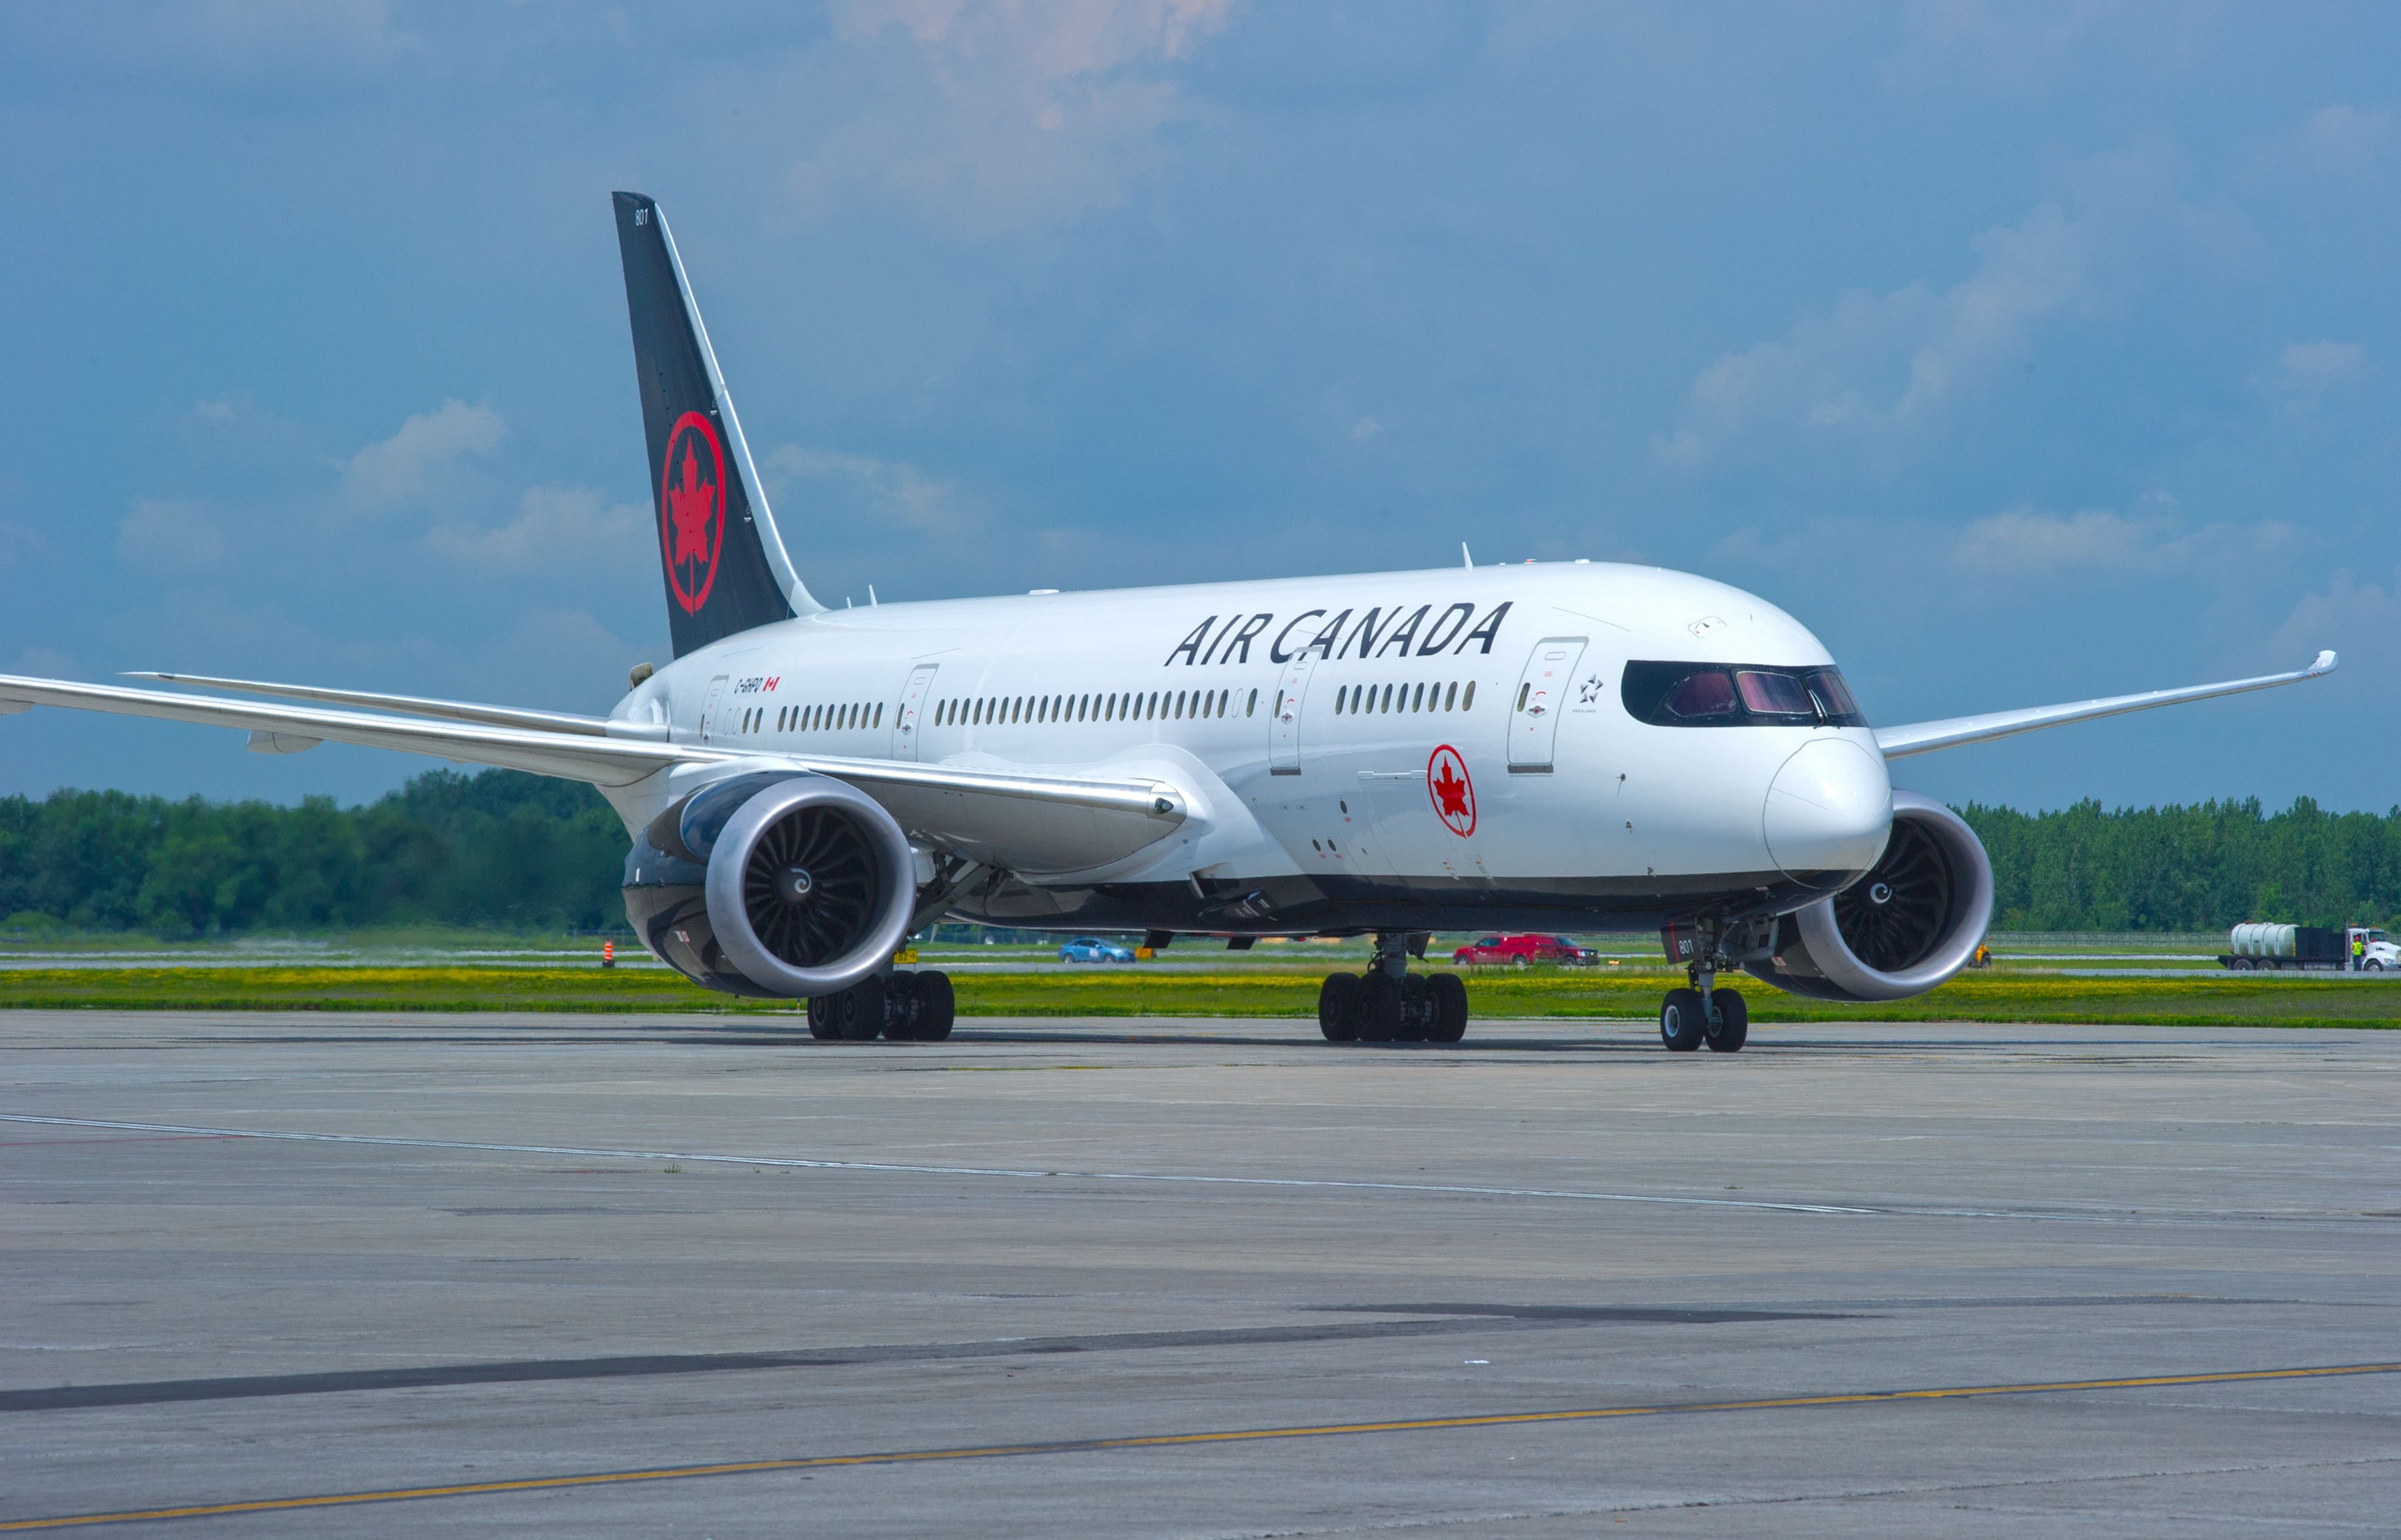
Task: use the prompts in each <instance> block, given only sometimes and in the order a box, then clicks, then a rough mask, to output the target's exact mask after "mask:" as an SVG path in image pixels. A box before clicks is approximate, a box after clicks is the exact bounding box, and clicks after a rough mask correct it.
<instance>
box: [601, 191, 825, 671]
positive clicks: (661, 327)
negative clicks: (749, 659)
mask: <svg viewBox="0 0 2401 1540" xmlns="http://www.w3.org/2000/svg"><path fill="white" fill-rule="evenodd" d="M616 206H617V249H618V252H619V254H621V255H622V256H623V257H624V264H625V310H626V313H627V315H628V317H629V318H630V319H631V320H632V322H633V326H634V374H635V378H636V379H637V381H638V384H639V386H640V388H641V393H642V430H643V434H644V437H645V438H646V439H647V440H648V441H649V444H650V451H651V502H652V512H653V513H654V514H655V516H657V519H658V538H659V565H660V568H661V570H662V571H663V573H664V574H665V579H666V590H667V624H668V627H669V629H670V630H671V631H672V633H673V637H674V642H675V653H676V656H678V657H681V656H683V655H684V654H685V653H689V652H692V651H693V650H694V649H696V648H701V647H706V646H707V645H708V644H709V643H710V642H712V641H716V640H718V639H721V638H724V637H730V636H732V635H734V633H735V632H737V631H747V630H749V629H750V628H751V627H752V626H764V625H767V624H768V623H769V622H771V621H778V620H789V619H791V618H792V617H793V616H794V615H795V614H804V615H805V614H815V613H816V612H818V611H820V610H822V609H824V608H825V606H823V605H821V604H819V603H817V601H816V599H814V598H810V597H809V591H808V589H807V588H806V587H804V586H803V584H802V583H801V580H800V575H799V574H798V573H797V572H795V571H793V570H792V563H791V558H790V557H788V556H787V555H786V554H785V552H784V543H783V541H782V540H781V539H780V538H779V537H778V536H777V535H776V533H775V519H774V518H773V517H772V516H770V515H769V513H768V511H767V499H766V495H765V493H764V492H763V491H762V490H761V488H760V486H759V471H758V467H757V466H756V465H754V464H753V463H751V460H750V446H749V445H748V443H747V442H746V441H745V440H744V439H743V437H742V423H741V421H740V419H737V418H736V417H735V416H734V400H733V397H731V396H730V395H728V394H727V393H726V390H725V377H724V376H723V375H722V374H720V372H719V371H718V367H717V354H716V353H715V352H714V351H712V350H711V349H710V348H709V345H708V331H707V328H706V327H705V326H703V325H702V324H701V323H700V308H699V307H698V306H696V305H694V304H693V298H692V285H691V283H690V282H687V281H686V279H685V277H684V271H683V263H682V261H681V260H680V259H679V257H678V256H677V255H676V249H675V241H674V240H673V239H672V238H671V237H670V236H669V235H668V234H667V226H666V221H665V219H664V218H662V217H660V214H659V206H658V205H657V204H656V203H655V202H653V201H652V200H651V199H648V198H645V197H643V196H642V195H641V194H639V193H626V192H621V193H619V194H617V195H616Z"/></svg>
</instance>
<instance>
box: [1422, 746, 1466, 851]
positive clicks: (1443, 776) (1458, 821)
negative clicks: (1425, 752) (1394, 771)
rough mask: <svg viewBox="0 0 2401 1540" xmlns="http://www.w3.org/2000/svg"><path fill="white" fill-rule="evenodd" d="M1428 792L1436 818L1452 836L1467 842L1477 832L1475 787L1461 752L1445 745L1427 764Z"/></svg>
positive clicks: (1435, 751) (1435, 752)
mask: <svg viewBox="0 0 2401 1540" xmlns="http://www.w3.org/2000/svg"><path fill="white" fill-rule="evenodd" d="M1426 791H1427V792H1428V793H1429V794H1431V795H1432V796H1433V798H1434V814H1435V816H1436V817H1438V818H1441V819H1442V821H1443V823H1444V824H1445V825H1446V826H1447V828H1448V829H1449V830H1450V832H1452V833H1454V834H1457V835H1458V836H1459V837H1460V838H1461V839H1465V838H1466V837H1467V836H1468V835H1470V834H1473V833H1475V783H1474V782H1472V781H1470V780H1469V779H1468V778H1467V763H1466V762H1465V761H1463V760H1461V758H1460V757H1459V750H1458V749H1453V748H1452V747H1451V746H1450V745H1448V744H1447V743H1446V744H1444V745H1443V746H1442V747H1441V748H1439V749H1435V750H1434V757H1433V758H1432V759H1430V760H1428V761H1426Z"/></svg>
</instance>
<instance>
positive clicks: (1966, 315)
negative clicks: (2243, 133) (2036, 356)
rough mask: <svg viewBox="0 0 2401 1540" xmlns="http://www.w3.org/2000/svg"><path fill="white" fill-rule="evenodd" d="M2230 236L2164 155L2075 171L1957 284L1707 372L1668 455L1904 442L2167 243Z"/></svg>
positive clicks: (1854, 315)
mask: <svg viewBox="0 0 2401 1540" xmlns="http://www.w3.org/2000/svg"><path fill="white" fill-rule="evenodd" d="M2225 235H2226V231H2225V229H2224V227H2223V226H2222V223H2221V222H2220V221H2218V220H2217V219H2216V218H2215V217H2214V216H2212V215H2208V214H2205V213H2202V211H2200V210H2197V209H2195V208H2193V207H2191V206H2190V205H2188V204H2186V203H2184V202H2183V201H2182V200H2181V199H2178V198H2177V197H2176V196H2175V192H2174V190H2173V176H2172V172H2171V168H2170V167H2169V166H2168V165H2166V164H2164V163H2163V162H2162V161H2161V159H2160V158H2157V157H2155V156H2152V155H2148V154H2145V153H2142V152H2129V153H2126V154H2120V155H2109V156H2098V157H2094V158H2091V159H2088V160H2085V161H2082V162H2079V164H2078V165H2077V166H2076V167H2074V168H2073V169H2072V170H2071V171H2070V172H2068V174H2067V175H2066V176H2065V177H2064V178H2063V188H2062V191H2061V193H2060V194H2059V196H2057V197H2055V198H2052V199H2046V200H2045V201H2043V202H2041V203H2038V204H2037V205H2036V206H2035V207H2034V208H2033V209H2032V210H2030V211H2028V213H2026V215H2025V216H2024V218H2023V219H2021V220H2019V221H2018V222H2017V223H2016V224H2014V225H2005V226H1997V227H1994V228H1992V229H1989V230H1986V231H1985V232H1984V233H1983V234H1982V235H1980V236H1978V237H1976V238H1975V240H1974V241H1973V242H1972V243H1971V244H1972V245H1973V248H1974V250H1975V253H1976V263H1975V267H1974V269H1973V270H1972V271H1970V272H1969V274H1968V276H1967V277H1965V278H1963V279H1961V280H1960V281H1958V282H1955V283H1953V284H1951V285H1950V286H1949V287H1947V288H1941V289H1937V288H1935V287H1934V286H1932V285H1931V284H1929V283H1927V282H1922V281H1921V282H1915V283H1911V284H1908V285H1906V286H1904V287H1902V288H1899V289H1894V290H1890V291H1888V292H1886V293H1883V294H1875V293H1871V292H1869V291H1866V290H1857V291H1854V292H1852V293H1850V294H1847V295H1845V296H1842V298H1840V299H1839V300H1837V301H1836V302H1835V303H1834V305H1833V307H1832V309H1830V310H1828V311H1826V312H1825V313H1823V314H1818V315H1804V316H1803V317H1802V318H1801V319H1800V320H1799V321H1797V322H1795V323H1793V326H1792V329H1791V330H1790V332H1789V333H1788V334H1786V336H1785V337H1782V338H1781V339H1780V340H1777V341H1773V342H1762V343H1759V344H1758V345H1756V346H1754V347H1752V348H1750V349H1749V350H1747V351H1743V352H1739V353H1736V354H1733V355H1731V356H1729V357H1726V358H1723V359H1721V360H1719V361H1718V362H1717V363H1715V364H1710V365H1709V366H1708V367H1707V368H1705V369H1703V370H1702V371H1701V372H1700V374H1699V375H1698V376H1697V377H1696V378H1694V381H1693V385H1692V389H1691V392H1690V393H1689V396H1688V398H1687V401H1686V403H1685V407H1684V411H1683V414H1682V418H1681V421H1680V422H1679V423H1678V425H1677V427H1676V428H1675V430H1674V431H1673V432H1672V433H1667V434H1665V435H1662V436H1659V437H1656V438H1654V440H1653V447H1654V448H1655V449H1656V451H1657V452H1658V454H1659V456H1660V457H1661V458H1662V459H1663V460H1665V461H1667V462H1669V463H1670V464H1677V465H1685V466H1694V465H1699V464H1702V463H1705V462H1707V461H1709V460H1710V459H1711V458H1713V457H1714V456H1716V455H1718V454H1720V453H1722V452H1723V451H1725V450H1728V449H1730V448H1733V447H1737V446H1739V445H1742V444H1745V443H1748V442H1751V441H1756V440H1758V439H1761V438H1764V437H1774V438H1777V439H1779V440H1783V439H1790V438H1791V437H1795V436H1798V437H1799V438H1801V439H1803V440H1804V441H1805V442H1839V443H1845V444H1853V445H1873V446H1889V445H1891V444H1893V443H1895V442H1897V441H1898V440H1900V438H1902V437H1903V436H1904V435H1907V434H1910V433H1916V432H1919V431H1922V430H1924V429H1925V428H1926V427H1928V426H1929V425H1930V424H1932V423H1934V422H1936V421H1939V420H1941V417H1942V415H1943V413H1944V411H1945V409H1946V408H1947V407H1949V406H1952V405H1953V403H1955V401H1957V400H1958V399H1959V398H1960V397H1962V396H1964V395H1967V394H1968V393H1969V392H1972V391H1973V390H1974V389H1975V388H1976V387H1977V386H1978V385H1980V384H1981V383H1983V381H1985V380H1987V379H1989V378H1991V377H1992V376H1994V375H1995V374H1996V372H1997V371H1998V370H1999V369H2000V368H2001V367H2002V366H2003V365H2005V364H2010V363H2012V362H2014V361H2015V360H2016V359H2018V358H2019V357H2021V356H2023V355H2024V354H2025V353H2026V352H2028V351H2030V350H2031V349H2032V347H2033V345H2034V342H2035V338H2036V337H2037V333H2038V332H2039V331H2040V330H2041V329H2042V328H2043V327H2044V326H2046V325H2048V324H2050V323H2055V322H2058V321H2060V320H2062V319H2065V318H2070V317H2076V316H2089V315H2093V314H2097V313H2100V312H2101V311H2103V310H2105V309H2107V308H2108V306H2109V305H2110V304H2111V303H2112V302H2113V300H2114V299H2116V298H2117V297H2118V296H2120V294H2122V293H2124V292H2125V291H2127V290H2128V289H2130V288H2131V287H2133V283H2134V282H2136V279H2137V275H2138V271H2139V268H2140V266H2141V264H2140V260H2139V259H2140V256H2141V255H2142V254H2143V252H2144V251H2145V250H2146V249H2147V248H2149V247H2151V246H2154V245H2157V244H2160V243H2161V240H2162V238H2163V237H2174V238H2175V240H2176V243H2177V244H2178V245H2179V246H2182V247H2190V246H2193V245H2196V244H2212V243H2216V241H2222V240H2223V239H2224V238H2225Z"/></svg>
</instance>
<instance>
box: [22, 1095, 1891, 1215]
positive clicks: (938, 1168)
mask: <svg viewBox="0 0 2401 1540" xmlns="http://www.w3.org/2000/svg"><path fill="white" fill-rule="evenodd" d="M0 1123H34V1124H38V1125H41V1126H44V1127H48V1128H104V1129H111V1130H115V1131H117V1132H120V1133H127V1134H205V1135H210V1136H213V1137H216V1138H222V1139H269V1140H276V1141H281V1142H284V1143H291V1144H331V1145H365V1146H370V1147H374V1148H386V1149H455V1150H462V1151H468V1152H471V1153H480V1154H495V1155H572V1156H575V1157H578V1158H580V1159H583V1160H611V1161H679V1162H680V1161H691V1162H695V1163H702V1164H712V1165H748V1166H775V1167H778V1168H785V1169H791V1170H798V1171H876V1172H886V1173H894V1174H899V1175H902V1176H996V1177H1006V1178H1011V1179H1016V1180H1036V1181H1050V1180H1063V1181H1077V1182H1172V1183H1178V1184H1185V1185H1190V1186H1198V1187H1280V1188H1317V1189H1328V1188H1330V1189H1338V1190H1348V1191H1354V1192H1439V1193H1450V1194H1455V1195H1458V1196H1462V1197H1472V1198H1557V1199H1564V1200H1568V1201H1571V1202H1576V1203H1664V1204H1668V1205H1671V1206H1678V1207H1686V1208H1747V1209H1768V1210H1772V1211H1774V1212H1777V1213H1781V1214H1865V1215H1873V1214H1882V1213H1886V1212H1888V1211H1887V1210H1884V1209H1875V1208H1851V1207H1845V1206H1844V1205H1842V1204H1839V1203H1769V1202H1766V1201H1764V1200H1761V1199H1742V1198H1676V1197H1666V1196H1662V1195H1659V1194H1656V1193H1640V1192H1580V1191H1574V1190H1571V1189H1553V1188H1520V1187H1466V1186H1460V1185H1454V1184H1450V1183H1442V1182H1358V1181H1339V1180H1335V1179H1332V1178H1324V1177H1309V1176H1197V1175H1193V1174H1189V1173H1175V1172H1147V1171H1064V1170H1058V1171H1048V1170H1046V1171H1036V1170H1034V1169H1032V1168H1030V1167H1029V1168H1025V1169H1022V1170H1021V1169H1017V1168H1013V1167H1008V1166H961V1165H897V1164H893V1163H891V1162H882V1161H822V1160H808V1159H802V1158H798V1157H792V1156H773V1155H706V1154H694V1153H693V1152H692V1151H690V1150H675V1149H587V1148H580V1147H576V1146H571V1145H504V1144H484V1143H480V1142H476V1141H473V1140H465V1139H402V1138H392V1137H385V1136H379V1135H376V1134H292V1133H285V1132H281V1131H279V1130H274V1129H258V1128H199V1127H190V1126H186V1125H184V1124H180V1123H129V1122H115V1121H108V1120H106V1119H101V1118H44V1117H36V1116H34V1115H33V1114H31V1113H22V1112H0Z"/></svg>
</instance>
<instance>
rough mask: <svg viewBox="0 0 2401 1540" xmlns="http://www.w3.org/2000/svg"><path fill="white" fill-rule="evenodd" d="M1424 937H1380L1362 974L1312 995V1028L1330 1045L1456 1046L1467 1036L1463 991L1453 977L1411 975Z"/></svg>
mask: <svg viewBox="0 0 2401 1540" xmlns="http://www.w3.org/2000/svg"><path fill="white" fill-rule="evenodd" d="M1425 943H1426V937H1425V935H1424V933H1423V932H1421V931H1419V932H1379V933H1378V934H1377V937H1376V956H1375V957H1374V959H1373V960H1372V961H1370V962H1369V963H1368V964H1367V971H1366V972H1365V973H1364V974H1362V973H1335V974H1331V975H1329V976H1328V977H1327V978H1326V981H1325V983H1323V984H1322V985H1320V986H1319V987H1318V991H1317V1027H1318V1030H1319V1031H1321V1032H1323V1033H1324V1034H1325V1040H1326V1041H1327V1042H1330V1043H1348V1042H1363V1043H1414V1042H1427V1043H1455V1042H1457V1041H1459V1040H1460V1039H1461V1038H1464V1037H1466V1036H1467V986H1466V985H1465V984H1462V983H1460V982H1459V975H1458V974H1456V973H1412V972H1410V971H1409V970H1408V967H1409V956H1410V955H1411V954H1412V953H1414V954H1415V955H1416V956H1419V957H1423V956H1425Z"/></svg>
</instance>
